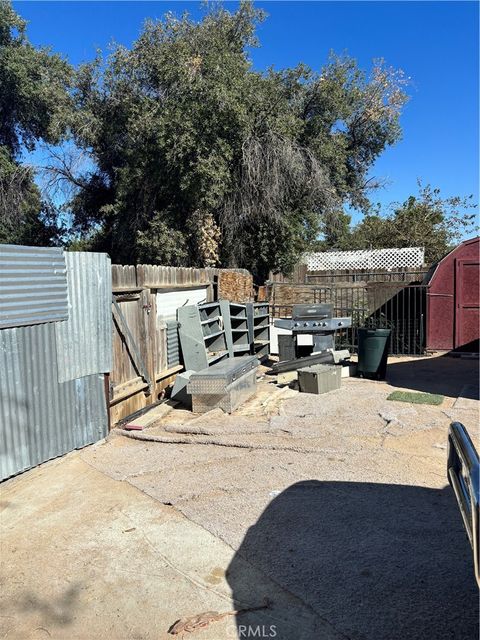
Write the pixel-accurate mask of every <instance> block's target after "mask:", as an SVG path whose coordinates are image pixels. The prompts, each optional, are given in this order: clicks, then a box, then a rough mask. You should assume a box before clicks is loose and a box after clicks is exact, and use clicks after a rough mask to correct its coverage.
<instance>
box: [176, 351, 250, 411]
mask: <svg viewBox="0 0 480 640" xmlns="http://www.w3.org/2000/svg"><path fill="white" fill-rule="evenodd" d="M257 368H258V359H257V358H256V357H255V356H242V357H240V358H234V359H233V358H230V359H228V360H224V361H222V362H218V363H217V364H214V365H212V366H211V367H209V368H208V369H203V370H202V371H197V372H195V373H193V374H192V375H191V377H190V380H189V383H188V386H187V391H188V393H190V394H191V396H192V410H193V412H194V413H205V412H206V411H210V410H211V409H216V408H217V407H220V408H221V409H223V411H226V412H227V413H232V412H233V411H235V409H237V408H238V407H239V406H240V405H241V404H242V403H243V402H245V401H246V400H248V398H250V397H251V396H252V395H253V394H254V393H255V391H256V388H257Z"/></svg>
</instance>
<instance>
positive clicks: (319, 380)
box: [298, 364, 342, 395]
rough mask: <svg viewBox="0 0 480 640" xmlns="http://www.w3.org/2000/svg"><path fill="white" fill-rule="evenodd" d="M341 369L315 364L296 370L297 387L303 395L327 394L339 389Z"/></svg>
mask: <svg viewBox="0 0 480 640" xmlns="http://www.w3.org/2000/svg"><path fill="white" fill-rule="evenodd" d="M341 384H342V367H341V366H339V365H334V364H317V365H313V366H312V367H304V368H303V369H299V370H298V386H299V389H300V391H301V392H303V393H316V394H317V395H318V394H320V393H327V392H328V391H333V390H334V389H340V385H341Z"/></svg>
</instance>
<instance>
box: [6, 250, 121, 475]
mask: <svg viewBox="0 0 480 640" xmlns="http://www.w3.org/2000/svg"><path fill="white" fill-rule="evenodd" d="M65 257H66V265H67V269H66V268H65ZM0 265H1V277H0V279H1V280H2V281H3V279H4V276H6V280H7V281H8V287H9V295H8V297H6V298H3V297H2V298H0V316H1V317H2V318H4V319H6V323H5V324H7V325H8V326H9V328H3V329H0V371H1V378H0V448H1V450H0V479H4V478H8V477H10V476H11V475H14V474H16V473H19V472H20V471H24V470H25V469H28V468H30V467H32V466H35V465H37V464H40V463H41V462H44V461H46V460H49V459H50V458H54V457H56V456H59V455H62V454H64V453H66V452H68V451H71V450H72V449H75V448H78V447H82V446H85V445H86V444H90V443H92V442H96V441H97V440H99V439H100V438H102V437H104V436H105V435H106V434H107V431H108V412H107V406H106V400H105V386H104V373H105V372H106V371H108V369H109V359H110V358H111V335H112V332H111V315H110V314H111V311H110V296H111V292H110V278H111V266H110V260H109V258H108V256H106V255H104V254H87V253H80V254H74V253H71V254H65V255H64V254H63V253H62V252H61V250H59V249H36V248H34V249H33V248H31V247H15V248H14V249H12V247H10V246H5V245H0ZM36 274H37V275H38V277H36ZM29 278H31V279H32V281H31V284H30V286H27V280H28V279H29ZM2 284H3V282H2ZM37 285H38V287H37ZM67 290H68V296H67ZM60 291H61V292H62V293H61V294H59V293H58V292H60ZM50 296H51V298H50ZM67 298H68V307H67ZM60 318H65V319H64V320H61V319H60ZM34 323H35V324H34ZM37 323H38V324H37ZM5 324H4V325H3V326H5ZM25 324H29V325H30V326H17V325H25Z"/></svg>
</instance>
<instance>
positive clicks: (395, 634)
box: [227, 481, 478, 640]
mask: <svg viewBox="0 0 480 640" xmlns="http://www.w3.org/2000/svg"><path fill="white" fill-rule="evenodd" d="M242 559H246V560H248V561H249V562H250V563H252V564H253V565H254V566H256V567H257V568H259V569H261V570H262V571H264V572H265V573H266V574H267V575H268V576H269V577H270V578H272V579H273V580H274V581H276V582H277V583H278V584H280V585H282V586H283V587H285V588H287V589H288V590H289V591H290V592H291V593H293V594H294V595H295V596H297V597H300V598H301V599H302V600H303V601H304V602H305V603H307V605H309V607H310V608H311V609H313V610H314V611H315V612H316V614H317V616H318V617H319V623H321V625H320V626H319V629H320V628H321V626H322V625H323V629H326V628H328V626H330V625H332V633H331V634H330V633H327V635H325V634H323V635H322V634H320V635H317V634H315V635H312V632H311V630H310V631H305V630H302V628H301V621H297V620H295V619H294V613H293V611H292V615H291V616H289V615H288V612H284V615H285V618H284V616H283V615H282V619H283V620H281V619H276V620H272V624H275V625H276V628H275V630H274V633H273V630H272V629H270V628H269V627H265V626H264V627H262V628H258V627H257V625H259V624H260V621H261V620H264V618H262V616H261V615H260V614H259V613H254V612H252V613H246V614H241V615H239V616H238V619H237V630H238V635H239V637H240V638H242V637H243V638H247V637H257V638H259V637H260V638H269V637H276V638H277V640H292V639H293V638H295V639H296V640H299V639H302V640H303V639H305V640H310V639H311V640H317V638H320V637H322V638H326V637H328V638H346V639H348V640H387V639H388V640H397V639H398V640H417V639H418V640H425V638H432V639H433V638H435V640H447V639H448V640H453V639H458V640H469V639H471V640H475V639H476V638H477V637H478V622H477V621H478V600H477V599H478V592H477V588H476V583H475V578H474V575H473V562H472V557H471V550H470V547H469V545H468V541H467V539H466V536H465V534H464V531H463V528H462V523H461V517H460V513H459V512H458V509H457V506H456V503H455V499H454V497H453V494H452V491H451V489H450V488H449V487H446V488H444V489H442V490H434V489H427V488H423V487H410V486H401V485H386V484H360V483H349V482H318V481H305V482H299V483H297V484H294V485H292V486H291V487H289V488H288V489H287V490H286V491H284V492H283V493H281V494H280V495H279V496H278V497H277V498H275V499H274V500H273V501H272V502H271V503H270V504H269V506H268V507H267V509H266V510H265V511H264V512H263V514H262V515H261V517H260V518H259V520H258V522H257V523H256V524H255V525H254V526H253V527H251V528H250V529H249V530H248V532H247V534H246V536H245V538H244V540H243V542H242V545H241V546H240V548H239V550H238V552H237V554H236V555H235V557H234V559H233V560H232V562H231V564H230V567H229V569H228V572H227V579H228V581H229V584H230V587H231V589H232V592H233V598H234V599H235V600H236V601H237V602H249V601H251V594H252V593H254V592H258V591H257V589H256V588H255V587H256V585H253V584H251V583H249V581H248V579H245V578H246V576H245V574H244V573H242V566H243V567H244V564H243V565H242ZM243 571H244V569H243ZM265 595H266V596H268V594H265ZM274 613H275V608H273V609H272V614H274ZM327 621H328V626H327V627H325V622H327ZM333 630H335V632H334V631H333Z"/></svg>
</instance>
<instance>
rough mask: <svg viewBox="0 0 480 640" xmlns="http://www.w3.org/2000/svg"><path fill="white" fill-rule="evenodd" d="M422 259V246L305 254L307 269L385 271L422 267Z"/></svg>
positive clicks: (423, 255)
mask: <svg viewBox="0 0 480 640" xmlns="http://www.w3.org/2000/svg"><path fill="white" fill-rule="evenodd" d="M424 259H425V249H424V248H423V247H405V248H403V249H371V250H361V251H323V252H320V253H308V254H306V255H305V261H306V264H307V269H308V271H329V270H334V269H385V271H391V270H392V269H399V268H403V267H422V266H423V264H424Z"/></svg>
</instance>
